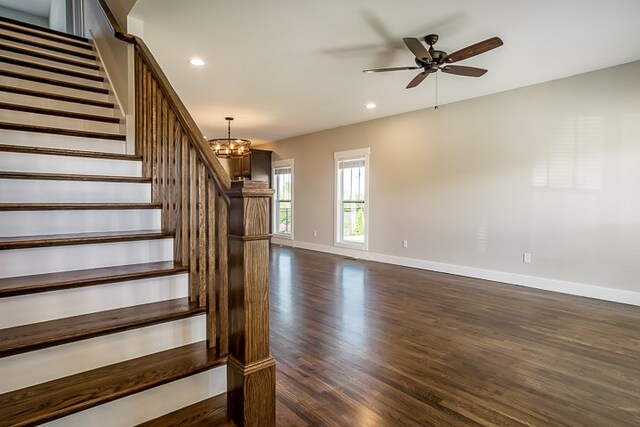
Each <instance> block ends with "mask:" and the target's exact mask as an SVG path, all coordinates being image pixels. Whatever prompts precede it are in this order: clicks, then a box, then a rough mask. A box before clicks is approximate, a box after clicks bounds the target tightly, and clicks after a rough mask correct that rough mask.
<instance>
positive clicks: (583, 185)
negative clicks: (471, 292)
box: [261, 62, 640, 304]
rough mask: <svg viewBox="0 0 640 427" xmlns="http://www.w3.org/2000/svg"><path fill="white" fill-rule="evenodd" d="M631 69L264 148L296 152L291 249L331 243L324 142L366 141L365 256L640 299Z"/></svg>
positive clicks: (329, 158) (328, 159) (638, 136)
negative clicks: (368, 178)
mask: <svg viewBox="0 0 640 427" xmlns="http://www.w3.org/2000/svg"><path fill="white" fill-rule="evenodd" d="M639 75H640V62H635V63H631V64H627V65H622V66H618V67H614V68H609V69H605V70H601V71H596V72H591V73H587V74H583V75H579V76H575V77H570V78H566V79H562V80H557V81H552V82H548V83H544V84H539V85H535V86H531V87H527V88H522V89H517V90H512V91H508V92H503V93H500V94H495V95H490V96H485V97H481V98H476V99H473V100H468V101H463V102H459V103H454V104H449V105H445V106H442V107H441V108H440V109H439V110H437V111H435V110H433V109H427V110H420V111H415V112H411V113H407V114H402V115H398V116H393V117H388V118H384V119H379V120H374V121H370V122H365V123H360V124H356V125H351V126H346V127H341V128H337V129H332V130H328V131H324V132H319V133H315V134H310V135H305V136H300V137H296V138H291V139H288V140H283V141H279V142H276V143H273V144H269V145H267V146H262V147H261V148H266V149H272V150H274V152H275V154H274V159H278V158H294V159H295V162H296V172H295V206H296V210H295V213H294V219H295V236H296V244H297V245H299V246H303V247H309V248H314V249H320V250H328V251H335V249H333V248H332V245H333V238H332V236H333V226H334V215H333V206H334V202H333V185H334V176H333V174H334V171H333V152H335V151H340V150H346V149H354V148H361V147H371V182H370V202H371V211H370V217H369V218H370V232H369V238H370V244H369V250H370V253H368V254H360V255H361V256H363V257H364V258H369V259H376V260H382V261H389V262H396V263H400V264H406V265H413V266H416V267H424V268H432V269H436V270H442V271H449V272H453V273H458V274H466V275H470V276H476V277H485V278H491V279H494V280H500V281H505V282H511V283H520V284H525V285H529V286H536V287H541V288H547V289H552V290H558V291H562V292H569V293H576V294H582V295H588V296H594V297H598V298H603V299H611V300H617V301H625V302H630V303H637V304H640V283H639V282H638V280H637V277H638V276H639V275H640V262H639V261H638V260H639V259H640V197H638V195H640V167H639V165H640V81H639V80H638V76H639ZM478 84H482V82H481V81H480V80H479V81H478ZM418 90H419V89H418ZM314 230H317V231H318V237H315V238H314V237H313V231H314ZM403 239H406V240H408V248H406V249H403V248H402V245H401V241H402V240H403ZM524 252H530V253H531V254H532V263H531V264H525V263H523V262H522V257H523V253H524Z"/></svg>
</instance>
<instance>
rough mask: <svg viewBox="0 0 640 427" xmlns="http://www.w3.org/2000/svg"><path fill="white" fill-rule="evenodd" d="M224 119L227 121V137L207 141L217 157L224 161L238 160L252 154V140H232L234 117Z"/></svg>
mask: <svg viewBox="0 0 640 427" xmlns="http://www.w3.org/2000/svg"><path fill="white" fill-rule="evenodd" d="M224 119H225V120H226V121H227V137H226V138H214V139H210V140H208V141H207V143H208V144H209V147H211V149H212V150H213V152H214V153H215V155H216V156H217V157H220V158H223V159H238V158H242V157H245V156H248V155H249V154H251V141H250V140H248V139H241V138H231V121H232V120H233V117H225V118H224Z"/></svg>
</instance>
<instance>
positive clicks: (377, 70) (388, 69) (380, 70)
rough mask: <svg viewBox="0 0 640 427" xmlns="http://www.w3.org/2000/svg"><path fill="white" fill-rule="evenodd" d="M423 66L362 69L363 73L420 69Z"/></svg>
mask: <svg viewBox="0 0 640 427" xmlns="http://www.w3.org/2000/svg"><path fill="white" fill-rule="evenodd" d="M420 68H421V67H389V68H369V69H368V70H362V72H363V73H384V72H387V71H402V70H419V69H420Z"/></svg>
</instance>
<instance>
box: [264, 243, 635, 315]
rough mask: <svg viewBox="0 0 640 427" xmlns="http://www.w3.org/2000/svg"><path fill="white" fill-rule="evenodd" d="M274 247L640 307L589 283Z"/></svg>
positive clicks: (328, 249) (629, 295)
mask: <svg viewBox="0 0 640 427" xmlns="http://www.w3.org/2000/svg"><path fill="white" fill-rule="evenodd" d="M271 243H273V244H276V245H282V246H290V247H294V248H301V249H308V250H311V251H316V252H325V253H330V254H334V255H341V256H346V257H351V258H358V259H364V260H367V261H375V262H382V263H385V264H394V265H401V266H403V267H411V268H418V269H421V270H429V271H437V272H441V273H448V274H456V275H458V276H465V277H472V278H475V279H484V280H491V281H493V282H501V283H506V284H509V285H518V286H526V287H528V288H534V289H542V290H545V291H552V292H559V293H562V294H569V295H576V296H581V297H586V298H595V299H599V300H603V301H610V302H617V303H622V304H630V305H635V306H640V292H633V291H627V290H624V289H613V288H603V287H601V286H593V285H587V284H585V283H576V282H567V281H563V280H556V279H547V278H544V277H536V276H527V275H524V274H516V273H508V272H504V271H495V270H485V269H482V268H476V267H468V266H463V265H455V264H446V263H441V262H435V261H427V260H421V259H414V258H404V257H398V256H394V255H385V254H381V253H375V252H364V251H360V250H353V249H347V248H340V247H335V246H328V245H320V244H317V243H309V242H301V241H295V240H294V241H291V240H284V239H277V238H275V237H274V238H272V239H271Z"/></svg>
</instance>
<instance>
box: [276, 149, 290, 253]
mask: <svg viewBox="0 0 640 427" xmlns="http://www.w3.org/2000/svg"><path fill="white" fill-rule="evenodd" d="M282 168H291V201H290V203H291V233H290V234H286V233H279V232H278V222H279V216H278V204H279V201H280V199H279V198H278V188H277V185H276V169H282ZM293 180H294V162H293V159H284V160H277V161H273V162H271V182H272V183H273V189H274V193H273V203H272V209H271V218H272V220H271V227H272V230H273V237H276V238H278V239H288V240H293V229H294V219H293V216H294V215H293V213H294V200H293V199H294V197H295V196H294V185H295V184H294V182H293Z"/></svg>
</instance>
